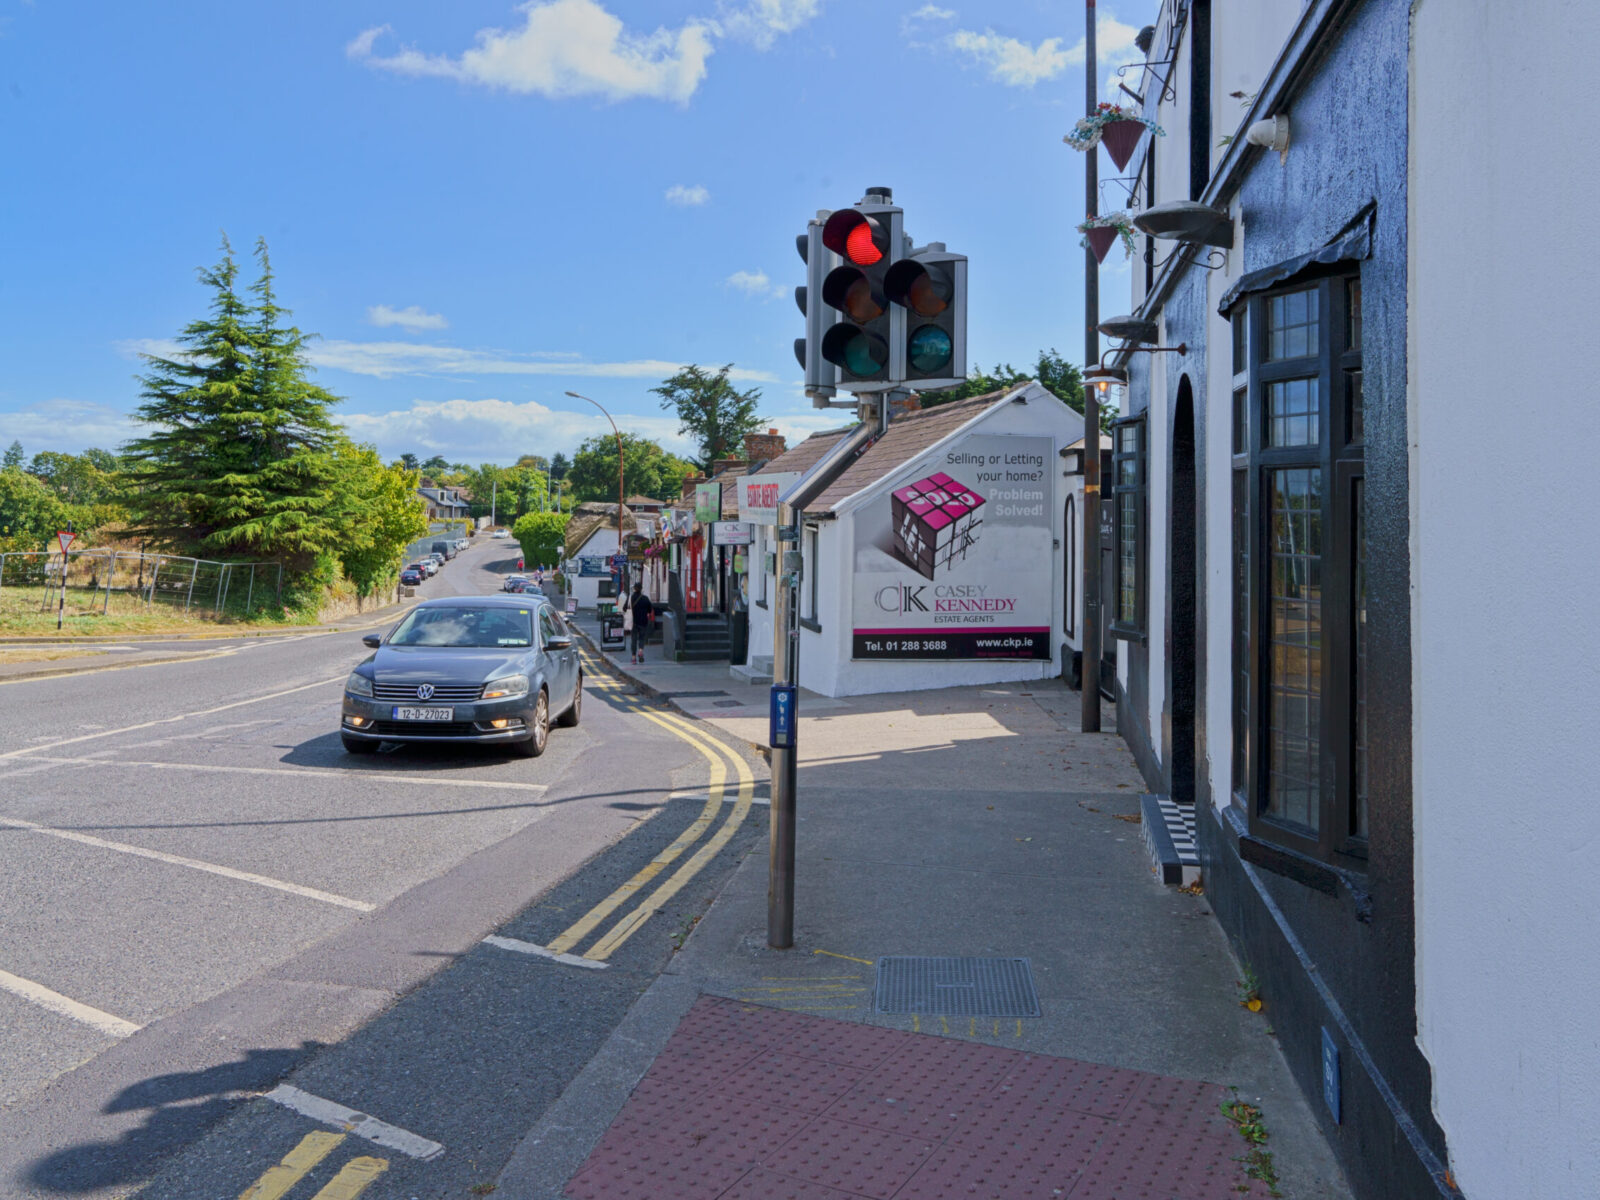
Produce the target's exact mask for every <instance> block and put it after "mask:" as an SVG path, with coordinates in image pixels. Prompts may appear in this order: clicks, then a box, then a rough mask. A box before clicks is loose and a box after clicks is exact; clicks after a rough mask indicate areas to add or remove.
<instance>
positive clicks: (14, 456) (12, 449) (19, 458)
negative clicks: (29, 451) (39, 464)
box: [0, 441, 27, 469]
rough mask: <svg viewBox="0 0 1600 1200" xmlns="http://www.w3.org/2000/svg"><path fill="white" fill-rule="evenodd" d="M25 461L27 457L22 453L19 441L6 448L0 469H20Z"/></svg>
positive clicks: (0, 462)
mask: <svg viewBox="0 0 1600 1200" xmlns="http://www.w3.org/2000/svg"><path fill="white" fill-rule="evenodd" d="M26 459H27V455H26V454H24V453H23V450H22V443H21V442H20V441H16V442H12V443H11V445H9V446H8V447H6V456H5V458H4V459H3V460H0V469H9V468H11V467H18V468H20V467H21V466H22V464H23V462H25V461H26Z"/></svg>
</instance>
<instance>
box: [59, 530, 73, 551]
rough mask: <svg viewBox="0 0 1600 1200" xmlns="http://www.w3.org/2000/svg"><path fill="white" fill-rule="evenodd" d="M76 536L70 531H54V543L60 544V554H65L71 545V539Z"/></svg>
mask: <svg viewBox="0 0 1600 1200" xmlns="http://www.w3.org/2000/svg"><path fill="white" fill-rule="evenodd" d="M77 536H78V535H77V534H75V533H73V532H72V531H71V530H70V529H58V530H57V531H56V541H58V542H60V543H61V553H62V554H65V553H66V552H67V548H68V547H69V546H71V545H72V541H73V539H74V538H76V537H77Z"/></svg>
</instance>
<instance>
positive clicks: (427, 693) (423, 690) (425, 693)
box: [417, 683, 433, 700]
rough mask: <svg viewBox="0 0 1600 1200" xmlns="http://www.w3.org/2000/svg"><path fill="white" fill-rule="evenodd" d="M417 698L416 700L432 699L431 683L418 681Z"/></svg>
mask: <svg viewBox="0 0 1600 1200" xmlns="http://www.w3.org/2000/svg"><path fill="white" fill-rule="evenodd" d="M417 699H418V700H432V699H433V684H431V683H419V684H417Z"/></svg>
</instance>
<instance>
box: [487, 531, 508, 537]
mask: <svg viewBox="0 0 1600 1200" xmlns="http://www.w3.org/2000/svg"><path fill="white" fill-rule="evenodd" d="M489 536H490V537H492V538H508V537H510V536H511V534H510V533H508V532H507V531H506V530H504V529H496V530H495V531H494V532H493V533H491V534H490V535H489Z"/></svg>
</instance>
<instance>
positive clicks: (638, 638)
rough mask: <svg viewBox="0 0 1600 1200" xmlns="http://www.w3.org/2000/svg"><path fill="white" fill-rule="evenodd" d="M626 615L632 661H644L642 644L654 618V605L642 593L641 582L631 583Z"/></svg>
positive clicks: (648, 634)
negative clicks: (631, 638) (631, 591)
mask: <svg viewBox="0 0 1600 1200" xmlns="http://www.w3.org/2000/svg"><path fill="white" fill-rule="evenodd" d="M628 616H629V618H630V626H629V630H628V631H629V633H631V634H632V635H633V641H632V652H633V658H632V659H631V661H632V662H636V663H642V662H643V661H644V646H645V642H646V640H648V638H649V636H650V622H652V621H653V620H655V616H656V606H655V605H654V604H651V603H650V597H649V596H646V595H645V594H644V587H643V585H642V584H637V583H636V584H634V585H633V595H631V596H629V597H628Z"/></svg>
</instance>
